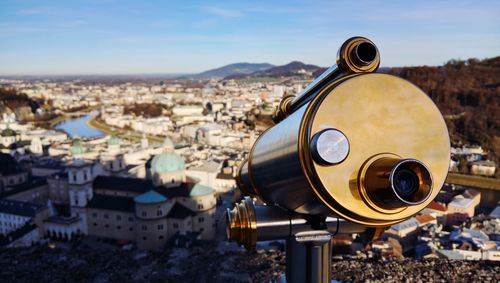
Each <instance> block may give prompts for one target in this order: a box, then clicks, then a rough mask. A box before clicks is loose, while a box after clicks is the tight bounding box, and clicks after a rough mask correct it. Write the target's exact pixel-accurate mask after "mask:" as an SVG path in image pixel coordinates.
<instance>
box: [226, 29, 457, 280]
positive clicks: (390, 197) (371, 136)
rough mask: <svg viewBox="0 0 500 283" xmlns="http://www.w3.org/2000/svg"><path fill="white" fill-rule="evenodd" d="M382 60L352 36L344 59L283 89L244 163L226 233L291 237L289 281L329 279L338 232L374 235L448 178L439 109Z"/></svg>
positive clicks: (251, 240) (241, 237)
mask: <svg viewBox="0 0 500 283" xmlns="http://www.w3.org/2000/svg"><path fill="white" fill-rule="evenodd" d="M379 62H380V55H379V52H378V49H377V47H376V46H375V45H374V43H373V42H371V41H370V40H368V39H366V38H363V37H354V38H350V39H348V40H347V41H346V42H344V44H343V45H342V46H341V48H340V50H339V52H338V56H337V64H336V65H334V66H332V67H331V68H329V69H328V70H327V71H325V72H324V73H323V74H322V75H321V76H319V77H318V78H317V79H315V80H314V81H313V82H312V83H311V84H310V85H309V86H307V87H306V88H305V89H304V90H303V91H302V92H301V93H299V94H298V95H297V96H285V97H283V99H282V101H281V103H280V105H279V106H278V107H277V109H276V111H275V113H274V116H273V120H274V122H275V123H276V124H275V125H274V126H273V127H271V128H269V129H268V130H267V131H265V132H264V133H263V134H262V135H261V136H260V137H259V138H258V139H257V141H256V142H255V144H254V145H253V147H252V149H251V151H250V153H249V156H248V159H247V160H246V161H244V162H243V163H242V166H241V167H240V170H239V172H238V175H237V178H236V179H237V185H238V187H239V189H240V190H241V191H242V193H243V194H245V195H247V196H248V197H245V198H244V199H243V200H242V201H241V202H240V203H238V204H236V206H235V208H234V209H233V210H231V211H229V210H228V212H227V234H228V238H229V239H230V240H235V241H237V242H238V243H240V244H242V245H244V246H245V247H247V248H252V247H254V246H255V244H256V242H257V241H260V240H275V239H287V273H286V276H287V278H286V279H287V280H288V281H290V282H305V281H309V282H312V281H317V282H329V281H330V263H331V262H330V258H331V246H330V245H329V243H330V239H331V237H332V235H335V234H338V233H361V234H363V235H365V236H373V235H375V234H376V233H377V232H380V230H383V228H384V227H387V226H390V225H392V224H395V223H398V222H401V221H403V220H405V219H407V218H409V217H411V216H413V215H415V214H416V213H417V212H419V211H420V210H422V209H423V208H424V207H426V206H427V205H428V204H429V203H430V202H431V201H432V199H434V197H435V196H436V195H437V194H438V192H439V190H440V189H441V187H442V185H443V183H444V181H445V178H446V176H447V172H448V166H449V161H450V142H449V136H448V130H447V128H446V124H445V122H444V119H443V117H442V116H441V113H440V112H439V110H438V109H437V107H436V106H435V105H434V103H433V102H432V101H431V99H430V98H429V97H428V96H427V95H426V94H425V93H424V92H423V91H422V90H420V89H419V88H418V87H416V86H415V85H413V84H412V83H410V82H408V81H406V80H404V79H401V78H398V77H395V76H392V75H388V74H382V73H375V72H376V71H377V69H378V67H379ZM254 198H256V199H260V200H261V201H262V202H263V203H265V205H256V204H255V203H254V201H253V199H254Z"/></svg>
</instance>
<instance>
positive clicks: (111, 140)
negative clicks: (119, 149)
mask: <svg viewBox="0 0 500 283" xmlns="http://www.w3.org/2000/svg"><path fill="white" fill-rule="evenodd" d="M120 143H121V140H120V138H119V137H118V136H117V134H116V130H115V129H111V136H110V137H109V139H108V145H119V144H120Z"/></svg>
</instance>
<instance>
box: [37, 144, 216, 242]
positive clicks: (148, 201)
mask: <svg viewBox="0 0 500 283" xmlns="http://www.w3.org/2000/svg"><path fill="white" fill-rule="evenodd" d="M119 144H120V141H119V139H117V138H116V137H114V136H111V138H110V139H109V140H108V150H107V152H105V153H104V154H103V155H102V156H101V158H100V162H88V161H86V160H84V158H83V157H82V156H83V154H84V151H85V150H84V148H83V146H82V144H81V142H80V141H79V140H75V141H74V142H73V146H72V147H71V150H70V151H71V154H72V156H73V161H72V163H71V165H70V166H68V170H67V176H65V175H64V174H59V175H60V176H54V177H52V178H50V179H49V199H50V202H53V204H52V205H53V206H54V207H55V206H57V205H58V204H59V205H63V206H64V205H65V203H67V204H69V211H68V212H67V213H66V215H57V213H55V214H54V215H53V216H52V217H49V218H48V219H47V220H46V221H45V223H44V224H45V225H44V232H45V234H46V235H47V236H51V237H61V236H62V237H63V238H67V239H71V238H73V237H75V236H78V235H89V236H95V237H98V238H104V239H111V240H116V241H118V242H122V243H129V242H130V243H135V244H136V245H137V247H138V248H139V249H147V250H158V249H161V248H162V247H164V246H165V245H167V244H168V243H169V242H170V241H177V240H179V239H184V240H194V239H204V240H209V239H213V238H214V237H215V230H216V229H215V212H216V196H215V190H214V189H212V188H210V187H208V186H204V185H201V184H198V183H197V181H196V180H195V179H194V178H190V177H189V176H186V168H185V163H184V160H183V158H182V157H181V156H180V155H178V154H176V153H175V151H174V144H173V142H172V141H171V140H170V139H169V138H166V139H165V141H164V143H163V152H161V153H160V154H157V155H155V156H153V157H152V158H150V159H149V160H148V162H147V163H146V166H145V168H146V170H147V172H146V178H145V179H144V178H130V177H126V176H123V174H120V172H121V171H123V170H124V165H123V154H121V153H120V150H119V149H120V147H119ZM61 188H64V190H66V191H67V194H66V193H65V192H62V191H61ZM61 192H62V193H61ZM51 193H52V194H51ZM55 210H56V209H54V211H55Z"/></svg>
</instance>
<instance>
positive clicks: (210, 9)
mask: <svg viewBox="0 0 500 283" xmlns="http://www.w3.org/2000/svg"><path fill="white" fill-rule="evenodd" d="M203 10H204V11H205V12H207V13H209V14H212V15H215V16H218V17H221V18H226V19H231V18H241V17H243V12H242V11H240V10H235V9H227V8H221V7H217V6H207V7H203Z"/></svg>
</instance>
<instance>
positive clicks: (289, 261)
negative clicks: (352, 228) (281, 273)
mask: <svg viewBox="0 0 500 283" xmlns="http://www.w3.org/2000/svg"><path fill="white" fill-rule="evenodd" d="M331 238H332V234H330V232H328V231H326V230H311V231H304V232H299V233H297V234H295V235H293V236H291V237H289V238H288V239H287V244H286V281H287V282H289V283H295V282H301V283H303V282H310V283H329V282H330V280H331V279H330V277H331V268H332V245H331Z"/></svg>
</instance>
